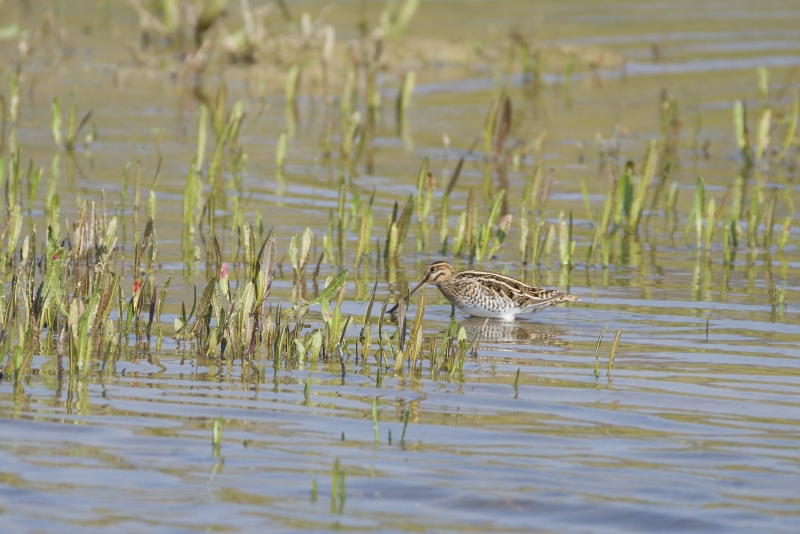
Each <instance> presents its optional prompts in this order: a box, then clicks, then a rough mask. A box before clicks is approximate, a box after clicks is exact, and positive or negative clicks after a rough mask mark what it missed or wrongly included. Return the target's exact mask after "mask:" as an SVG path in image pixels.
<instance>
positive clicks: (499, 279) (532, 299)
mask: <svg viewBox="0 0 800 534" xmlns="http://www.w3.org/2000/svg"><path fill="white" fill-rule="evenodd" d="M426 284H432V285H435V286H436V287H438V288H439V291H441V292H442V295H444V296H445V298H447V300H449V301H450V304H451V305H452V306H453V309H452V313H453V314H455V309H456V308H458V309H459V310H461V311H462V312H464V313H468V314H469V315H472V316H475V317H489V318H492V319H503V320H506V321H513V320H514V317H515V316H517V315H520V314H523V313H529V312H533V311H539V310H541V309H542V308H546V307H547V306H552V305H553V304H558V303H559V302H573V301H576V300H580V299H579V298H578V297H576V296H574V295H567V294H565V293H562V292H561V291H556V290H553V289H542V288H539V287H536V286H532V285H529V284H526V283H524V282H520V281H519V280H515V279H513V278H510V277H508V276H504V275H502V274H497V273H490V272H487V271H456V270H455V269H453V268H452V267H451V266H450V265H449V264H448V263H447V262H445V261H437V262H435V263H431V264H430V265H428V268H427V269H425V276H424V277H423V279H422V282H420V283H419V285H417V287H415V288H414V289H413V290H411V293H409V296H410V295H411V294H412V293H414V292H415V291H417V290H418V289H420V288H421V287H424V286H425V285H426ZM397 306H398V305H395V306H394V307H393V308H392V309H391V310H389V312H394V311H395V310H396V309H397Z"/></svg>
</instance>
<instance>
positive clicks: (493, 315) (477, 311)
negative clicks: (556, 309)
mask: <svg viewBox="0 0 800 534" xmlns="http://www.w3.org/2000/svg"><path fill="white" fill-rule="evenodd" d="M458 309H459V310H461V311H462V312H464V313H468V314H469V315H471V316H473V317H484V318H489V319H501V320H503V321H513V320H514V319H515V318H516V316H517V315H521V314H523V313H529V312H533V311H536V310H537V307H535V306H534V307H530V308H525V309H511V310H508V311H504V312H494V311H490V310H487V309H486V308H480V307H477V306H469V305H464V304H462V305H461V306H458Z"/></svg>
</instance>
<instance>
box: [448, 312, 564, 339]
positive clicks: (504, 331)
mask: <svg viewBox="0 0 800 534" xmlns="http://www.w3.org/2000/svg"><path fill="white" fill-rule="evenodd" d="M459 326H463V327H464V330H466V332H467V338H468V339H470V340H472V339H475V336H477V335H479V337H478V341H479V342H491V343H509V344H511V343H514V344H519V343H520V342H522V343H526V344H532V345H548V346H552V345H563V344H565V341H564V340H563V339H561V338H562V337H563V336H564V335H565V334H566V333H567V332H566V331H564V330H562V329H560V328H556V327H554V326H553V325H551V324H544V323H535V322H528V321H514V322H508V321H500V320H496V319H489V320H488V321H486V320H485V319H480V318H476V317H468V318H465V319H463V320H462V321H460V322H459Z"/></svg>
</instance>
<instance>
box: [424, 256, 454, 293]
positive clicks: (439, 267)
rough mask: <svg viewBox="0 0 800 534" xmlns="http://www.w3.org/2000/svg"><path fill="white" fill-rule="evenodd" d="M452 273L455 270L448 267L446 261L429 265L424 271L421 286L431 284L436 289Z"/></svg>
mask: <svg viewBox="0 0 800 534" xmlns="http://www.w3.org/2000/svg"><path fill="white" fill-rule="evenodd" d="M453 273H455V269H453V268H452V267H450V264H448V263H447V262H446V261H437V262H434V263H431V264H430V265H428V268H427V269H425V276H424V277H423V278H422V284H433V285H435V286H437V287H438V286H439V284H440V283H441V282H442V281H444V280H447V279H448V278H450V277H451V276H452V275H453ZM422 284H420V285H422Z"/></svg>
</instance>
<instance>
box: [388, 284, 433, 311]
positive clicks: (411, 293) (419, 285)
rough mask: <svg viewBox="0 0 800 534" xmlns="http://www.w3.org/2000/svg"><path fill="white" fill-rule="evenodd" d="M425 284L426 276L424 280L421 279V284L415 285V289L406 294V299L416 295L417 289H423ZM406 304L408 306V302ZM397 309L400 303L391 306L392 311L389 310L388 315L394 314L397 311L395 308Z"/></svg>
mask: <svg viewBox="0 0 800 534" xmlns="http://www.w3.org/2000/svg"><path fill="white" fill-rule="evenodd" d="M427 283H428V277H427V276H426V277H425V278H423V279H422V282H420V283H419V284H417V287H415V288H414V289H412V290H411V292H410V293H409V294H408V298H411V295H413V294H414V293H416V292H417V290H418V289H419V288H421V287H424V286H425V284H427ZM406 304H408V302H406ZM399 307H400V303H399V302H398V303H397V304H395V305H394V306H392V309H391V310H389V313H394V312H396V311H397V308H399Z"/></svg>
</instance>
